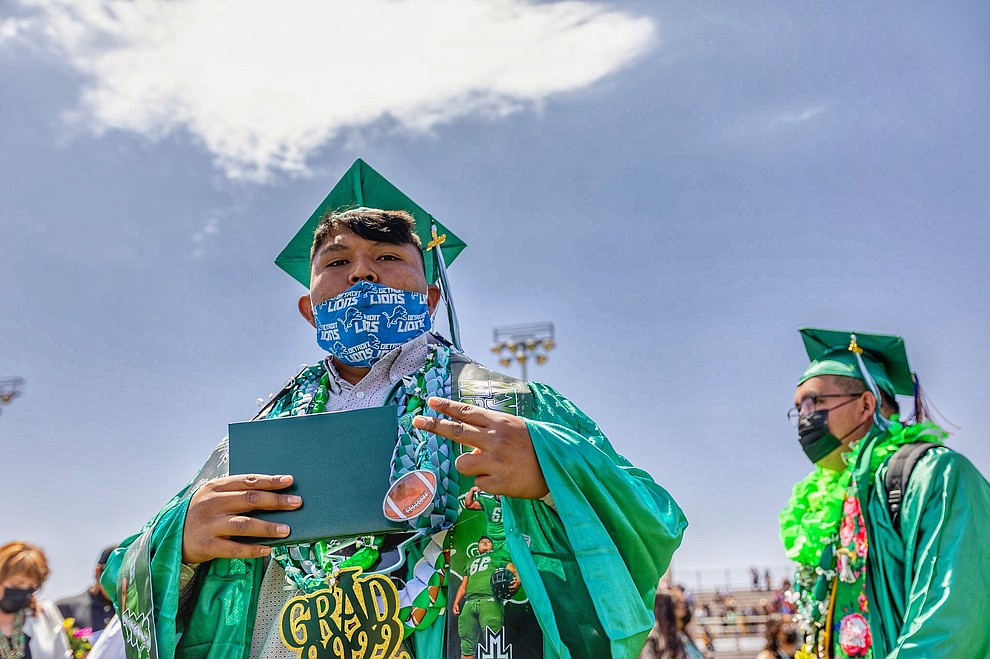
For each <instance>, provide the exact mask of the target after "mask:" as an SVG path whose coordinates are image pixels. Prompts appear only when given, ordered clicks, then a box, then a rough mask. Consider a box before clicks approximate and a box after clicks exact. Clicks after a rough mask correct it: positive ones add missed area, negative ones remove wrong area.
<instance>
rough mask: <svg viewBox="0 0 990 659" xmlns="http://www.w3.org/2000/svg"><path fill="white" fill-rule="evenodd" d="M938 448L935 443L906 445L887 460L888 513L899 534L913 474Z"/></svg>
mask: <svg viewBox="0 0 990 659" xmlns="http://www.w3.org/2000/svg"><path fill="white" fill-rule="evenodd" d="M936 446H941V444H935V443H934V442H912V443H910V444H904V445H903V446H901V447H900V448H899V449H897V451H896V452H895V453H894V454H893V455H892V456H890V459H889V460H887V473H886V474H885V475H884V478H883V484H884V487H885V488H886V489H887V512H888V513H890V521H891V523H892V524H893V525H894V530H895V531H897V532H900V527H901V503H902V502H903V500H904V492H905V490H907V485H908V481H909V480H910V479H911V472H912V471H914V467H915V465H917V464H918V461H919V460H921V458H922V457H924V455H925V454H926V453H928V451H929V450H931V449H933V448H935V447H936Z"/></svg>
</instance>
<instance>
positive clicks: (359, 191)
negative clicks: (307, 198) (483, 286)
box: [275, 158, 465, 288]
mask: <svg viewBox="0 0 990 659" xmlns="http://www.w3.org/2000/svg"><path fill="white" fill-rule="evenodd" d="M360 206H364V207H367V208H377V209H380V210H390V211H394V210H404V211H406V212H407V213H409V214H410V215H412V216H413V219H414V220H416V233H417V234H418V235H419V239H420V240H421V241H422V242H423V260H424V262H425V263H426V279H427V280H428V281H429V283H431V284H433V283H435V282H436V280H437V278H438V277H439V276H440V265H439V264H438V262H437V259H436V257H435V252H434V250H432V249H428V247H429V246H430V245H431V242H432V241H433V226H434V225H436V231H437V237H438V240H442V243H440V245H439V248H440V249H441V250H442V251H443V260H444V262H445V263H446V265H450V264H451V263H452V262H453V261H454V259H455V258H456V257H457V255H458V254H460V253H461V250H463V249H464V247H465V244H464V241H462V240H461V239H460V238H458V237H457V236H455V235H454V234H453V232H451V231H450V230H449V229H448V228H447V227H445V226H444V225H442V224H441V223H440V222H438V221H437V220H436V218H434V217H433V216H432V215H430V214H429V213H427V212H426V211H425V210H423V209H422V208H420V206H419V204H417V203H416V202H414V201H413V200H412V199H410V198H409V197H407V196H406V195H405V194H403V193H402V191H401V190H399V189H398V188H397V187H395V186H394V185H392V184H391V183H389V182H388V180H387V179H386V178H385V177H384V176H382V175H381V174H379V173H378V172H376V171H375V170H374V169H372V168H371V167H370V166H369V165H368V164H367V163H366V162H364V161H363V160H361V159H360V158H358V159H357V160H355V161H354V164H353V165H351V167H350V169H348V170H347V172H346V173H345V174H344V176H343V177H342V178H341V179H340V180H339V181H338V182H337V185H335V186H333V190H331V191H330V194H328V195H327V198H326V199H324V200H323V202H322V203H321V204H320V205H319V206H317V207H316V210H315V211H313V214H312V215H310V216H309V219H308V220H306V223H305V224H304V225H303V226H302V228H301V229H299V231H298V232H297V233H296V235H295V236H293V238H292V240H291V241H289V244H288V245H286V246H285V249H283V250H282V252H281V253H280V254H279V255H278V258H276V259H275V264H276V265H277V266H278V267H280V268H282V269H283V270H285V271H286V272H287V273H289V275H291V276H292V278H293V279H295V280H296V281H298V282H299V283H300V284H302V285H303V286H305V287H306V288H309V273H310V267H309V265H310V264H309V251H310V248H311V247H312V245H313V234H314V233H315V232H316V227H317V226H318V225H319V223H320V220H322V219H323V216H324V215H325V214H326V213H327V211H335V210H347V209H349V208H357V207H360Z"/></svg>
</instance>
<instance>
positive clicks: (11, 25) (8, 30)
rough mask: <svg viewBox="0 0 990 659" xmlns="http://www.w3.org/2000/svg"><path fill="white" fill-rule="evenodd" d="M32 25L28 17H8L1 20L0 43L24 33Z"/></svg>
mask: <svg viewBox="0 0 990 659" xmlns="http://www.w3.org/2000/svg"><path fill="white" fill-rule="evenodd" d="M32 27H33V23H32V22H31V21H30V20H28V19H26V18H8V19H7V20H5V21H0V44H2V43H3V42H4V41H11V40H13V39H16V38H17V37H20V36H22V35H24V33H25V32H28V31H29V30H30V29H31V28H32Z"/></svg>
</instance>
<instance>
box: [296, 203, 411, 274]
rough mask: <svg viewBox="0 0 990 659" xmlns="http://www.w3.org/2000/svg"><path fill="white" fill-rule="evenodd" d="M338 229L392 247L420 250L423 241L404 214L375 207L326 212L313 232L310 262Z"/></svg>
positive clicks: (408, 215)
mask: <svg viewBox="0 0 990 659" xmlns="http://www.w3.org/2000/svg"><path fill="white" fill-rule="evenodd" d="M342 227H346V228H347V229H349V230H350V231H353V232H354V233H355V234H357V235H358V236H360V237H361V238H364V239H365V240H372V241H374V242H379V243H390V244H392V245H415V246H416V247H418V248H419V249H420V250H422V248H423V242H422V241H421V240H420V239H419V236H418V235H416V222H415V220H413V217H412V215H410V214H409V213H407V212H406V211H387V210H379V209H377V208H353V209H350V210H335V211H327V213H326V214H325V215H324V216H323V219H322V220H320V223H319V224H318V225H317V227H316V231H315V232H314V233H313V246H312V247H311V248H310V250H309V260H310V262H312V260H313V257H314V256H315V255H316V252H317V251H318V250H319V249H320V247H321V246H322V245H323V241H324V240H326V239H327V238H328V237H330V236H332V235H333V234H334V233H336V232H337V231H339V230H340V229H341V228H342ZM420 258H422V251H420Z"/></svg>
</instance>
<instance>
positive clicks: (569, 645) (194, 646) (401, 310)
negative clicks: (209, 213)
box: [104, 160, 687, 659]
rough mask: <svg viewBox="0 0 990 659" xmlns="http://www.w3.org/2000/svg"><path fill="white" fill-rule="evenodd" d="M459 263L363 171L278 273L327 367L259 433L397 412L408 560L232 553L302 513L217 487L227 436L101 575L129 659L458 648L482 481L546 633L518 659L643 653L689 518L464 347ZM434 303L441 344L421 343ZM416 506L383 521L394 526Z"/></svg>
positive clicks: (583, 420) (543, 390) (362, 548)
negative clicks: (459, 607) (330, 416)
mask: <svg viewBox="0 0 990 659" xmlns="http://www.w3.org/2000/svg"><path fill="white" fill-rule="evenodd" d="M463 247H464V244H463V243H462V242H460V240H459V239H458V238H457V237H456V236H454V235H453V234H452V233H450V232H449V231H448V230H447V229H446V228H445V227H444V226H443V225H441V224H440V223H439V222H437V221H436V220H435V219H434V218H433V217H432V216H431V215H430V214H429V213H427V212H426V211H424V210H423V209H422V208H420V207H419V206H418V205H416V204H415V203H414V202H413V201H412V200H410V199H409V198H408V197H406V196H405V195H404V194H402V193H401V192H400V191H399V190H397V189H396V188H395V187H394V186H392V185H391V184H390V183H389V182H388V181H386V180H385V179H384V178H383V177H382V176H381V175H379V174H378V173H377V172H375V171H374V170H373V169H371V168H370V167H368V166H367V165H366V164H365V163H364V162H362V161H360V160H359V161H357V162H355V164H354V165H353V166H352V167H351V169H350V170H349V171H348V172H347V173H346V174H345V176H344V178H343V179H341V181H340V182H339V183H338V184H337V185H336V186H335V187H334V189H333V190H332V191H331V192H330V194H329V195H328V197H327V198H326V199H325V200H324V201H323V203H322V204H321V205H320V206H319V207H318V208H317V210H316V211H315V212H314V213H313V215H312V216H311V217H310V219H309V221H307V223H306V224H305V225H304V226H303V228H302V229H301V230H300V231H299V232H298V234H297V235H296V237H295V238H294V239H293V241H292V242H290V244H289V245H288V246H287V247H286V249H285V250H283V252H282V254H281V255H280V256H279V258H278V259H277V261H276V262H277V263H278V264H279V265H280V267H282V268H283V269H285V270H286V271H287V272H288V273H289V274H290V275H292V276H293V277H294V278H295V279H297V280H298V281H299V282H300V283H302V284H303V285H304V286H306V287H307V288H308V289H309V292H308V293H307V294H305V295H303V296H302V297H301V298H300V300H299V311H300V313H301V314H302V316H303V317H304V318H305V319H306V321H307V322H308V323H310V324H311V325H313V327H314V328H315V329H316V332H317V342H318V343H319V344H320V346H321V347H322V348H323V349H324V350H326V352H327V353H328V355H327V357H326V358H325V359H323V360H322V361H321V362H320V363H318V364H316V365H315V366H311V367H307V368H305V369H303V370H302V371H300V372H299V373H298V374H297V375H296V376H295V377H294V378H292V379H291V380H290V382H289V383H288V384H287V385H286V387H285V389H284V390H283V391H282V392H281V393H280V394H279V395H277V396H275V398H274V399H273V400H272V402H271V403H270V404H269V405H268V406H267V407H266V408H265V409H264V410H262V414H260V415H259V417H262V418H268V419H274V418H281V417H285V416H296V415H303V414H313V413H319V412H324V411H345V410H352V409H358V408H365V407H379V406H382V405H393V404H394V405H397V406H398V407H397V409H398V414H399V418H398V427H399V430H398V437H397V439H396V449H395V457H394V458H393V461H392V465H391V469H392V478H391V480H392V481H393V482H394V483H395V484H396V485H398V484H399V483H400V482H401V483H407V484H408V483H428V484H430V485H429V486H428V487H426V489H425V490H424V492H425V493H424V494H423V497H426V499H425V500H426V501H430V502H431V503H430V504H428V508H427V509H426V511H425V512H423V514H420V515H418V516H414V517H410V518H409V519H407V520H406V521H405V522H404V524H405V525H406V530H407V532H406V534H405V535H404V536H402V537H403V538H405V540H404V541H403V545H402V546H401V547H400V549H401V550H402V552H404V555H405V560H404V561H402V560H399V561H395V560H394V559H392V560H391V561H390V560H386V555H387V554H389V549H388V548H389V546H390V538H391V537H392V536H388V537H382V536H380V535H379V536H371V537H367V536H361V537H359V538H352V539H349V540H348V539H345V540H340V539H336V540H332V541H329V542H323V541H321V542H316V543H310V544H304V545H291V546H283V547H275V548H273V549H270V548H269V547H267V546H265V545H262V544H253V543H251V542H250V541H249V540H248V541H244V540H243V538H244V537H248V538H251V537H256V538H259V539H262V538H275V539H278V538H284V537H285V536H286V535H287V534H288V533H289V528H288V527H286V526H285V525H280V524H275V523H272V522H268V521H264V520H261V519H258V518H256V517H254V516H252V511H256V510H293V509H296V508H298V507H299V506H300V505H301V504H302V502H301V501H300V500H299V497H296V496H291V495H288V494H285V493H283V492H281V490H283V489H284V488H285V487H286V486H287V485H288V484H290V483H291V482H292V475H291V474H285V475H277V474H228V473H227V460H226V456H227V445H226V440H224V441H223V442H221V444H220V446H219V447H218V448H217V449H216V450H215V451H214V453H213V455H211V456H210V458H209V460H208V461H207V463H206V466H204V468H203V470H202V471H201V472H200V473H199V474H198V475H197V476H196V477H195V478H193V480H192V481H191V482H190V483H189V485H188V486H187V487H186V488H185V489H183V490H182V491H181V492H180V493H179V494H178V495H177V496H176V497H175V498H174V499H173V500H172V501H171V502H169V503H168V504H167V505H166V506H165V508H163V509H162V511H161V512H160V513H159V514H158V515H157V516H156V518H155V519H153V520H152V521H151V522H149V523H148V525H146V527H145V528H144V529H143V530H142V532H141V533H139V534H136V535H135V536H133V537H131V538H129V539H127V540H126V541H125V542H124V543H123V545H122V546H121V548H120V549H119V550H118V551H117V552H116V553H115V554H114V556H113V557H112V558H111V560H110V562H109V563H108V565H107V569H106V572H105V573H104V575H105V576H104V583H105V584H106V585H107V588H108V590H110V591H112V592H115V593H116V594H117V595H116V600H117V604H118V610H119V611H120V615H121V619H122V628H123V629H124V635H125V639H126V640H127V643H128V646H129V648H130V649H129V652H130V653H131V656H155V655H157V656H158V657H172V656H176V657H211V658H221V657H222V658H223V659H229V658H232V657H236V658H244V659H252V658H254V657H297V656H303V657H348V658H353V659H361V658H362V657H371V656H376V657H384V656H396V657H418V658H420V659H440V658H441V657H445V656H449V655H450V654H452V653H454V654H459V651H460V649H461V648H460V645H459V643H458V639H457V638H456V634H451V633H450V630H449V628H448V626H447V624H446V619H447V618H449V617H450V615H449V612H448V610H447V607H446V604H447V601H448V593H447V592H446V588H447V585H448V584H449V583H452V581H451V580H450V579H448V577H449V576H452V575H450V574H449V571H450V568H451V565H452V563H453V562H452V561H451V556H452V555H456V554H457V552H460V551H463V547H462V545H463V541H464V538H460V537H459V534H458V532H457V531H458V526H457V518H458V516H459V514H460V512H461V511H462V510H463V505H462V501H463V498H464V493H466V492H468V491H469V490H470V488H471V487H473V486H475V485H476V486H477V487H480V488H481V489H483V490H485V491H486V492H490V493H493V494H498V495H500V496H501V506H502V509H501V518H502V521H503V524H504V533H505V543H504V550H505V551H506V552H507V553H508V555H509V556H510V557H511V562H512V564H513V565H514V567H515V568H516V570H517V572H518V576H519V579H520V581H521V584H522V588H524V589H525V592H526V595H527V596H528V608H527V611H528V612H529V618H528V620H529V622H528V623H526V624H528V625H529V627H531V628H532V629H531V631H532V630H535V632H536V634H537V638H540V637H542V640H541V641H539V643H538V647H537V648H536V650H535V651H532V650H527V652H522V651H520V650H521V648H517V651H516V653H515V654H514V656H516V657H517V658H521V657H523V656H547V657H568V656H571V657H604V656H616V657H634V656H636V655H637V654H638V653H639V650H640V648H641V647H642V646H643V642H644V640H645V637H646V634H647V632H648V631H649V630H650V628H651V626H652V617H651V605H652V602H653V593H654V590H655V587H656V584H657V581H658V579H659V577H660V575H661V574H662V573H663V572H664V570H665V569H666V567H667V565H668V564H669V561H670V558H671V555H672V553H673V551H674V549H675V548H676V547H677V546H678V544H679V543H680V538H681V534H682V532H683V530H684V528H685V527H686V524H687V522H686V520H685V518H684V516H683V514H682V513H681V511H680V509H679V508H678V507H677V505H676V503H675V502H674V501H673V499H672V498H671V497H670V496H669V495H668V494H667V492H666V491H664V490H663V489H662V488H661V487H659V486H658V485H657V484H656V483H654V481H653V479H652V478H651V477H650V476H649V475H648V474H646V473H645V472H643V471H641V470H638V469H636V468H634V467H633V466H632V465H630V464H629V463H628V462H627V461H626V460H625V459H624V458H623V457H622V456H620V455H619V454H618V453H616V452H615V451H614V450H613V449H612V447H611V445H610V444H609V442H608V440H607V439H606V438H605V437H604V435H603V434H602V433H601V431H600V430H599V429H598V427H597V425H596V424H595V423H594V422H593V421H591V419H589V418H588V417H586V416H585V415H584V414H583V413H582V412H581V411H580V410H579V409H578V408H577V407H575V406H574V405H573V404H572V403H571V402H570V401H568V400H567V399H565V398H563V397H562V396H560V395H559V394H558V393H557V392H555V391H554V390H553V389H551V388H549V387H547V386H545V385H541V384H537V383H524V382H520V381H518V380H515V379H513V378H510V377H507V376H504V375H501V374H498V373H494V372H492V371H489V370H488V369H486V368H484V367H483V366H481V365H480V364H477V363H476V362H473V361H472V360H470V359H469V358H467V357H466V356H465V355H463V353H461V352H460V351H459V350H458V349H457V348H456V344H457V336H456V334H457V329H456V328H457V323H456V317H455V316H454V314H453V306H452V300H450V296H449V284H448V283H447V281H446V263H447V262H450V261H452V260H453V258H454V257H455V256H456V255H457V253H458V252H459V251H460V250H461V249H463ZM441 298H444V299H445V301H446V306H447V309H448V315H449V325H450V328H451V333H452V337H451V338H452V339H453V340H454V344H455V345H453V346H452V345H451V344H450V343H449V342H448V341H446V340H445V339H443V338H442V337H440V336H439V335H437V334H434V333H433V332H431V331H429V330H430V328H431V316H432V314H433V312H434V311H435V310H436V309H437V306H438V303H439V301H440V299H441ZM328 448H329V449H331V450H332V447H328ZM328 476H332V475H328ZM410 479H412V480H410ZM431 488H432V489H433V490H435V492H432V491H431ZM430 497H432V499H430ZM422 500H423V498H422V497H420V498H418V499H416V502H414V504H412V505H410V506H408V507H405V504H404V503H400V504H399V505H393V508H394V509H395V510H396V514H398V515H402V514H403V512H404V511H408V510H410V509H412V508H414V507H415V506H416V505H417V504H418V502H420V501H422ZM394 503H395V502H392V504H394ZM388 505H389V504H388V503H386V508H387V507H388ZM326 514H327V515H333V511H326ZM233 538H242V540H240V541H238V540H235V539H233ZM476 539H477V535H475V536H474V538H470V540H471V541H474V540H476ZM391 544H394V543H391ZM392 549H395V547H392ZM393 553H395V552H393ZM400 553H401V552H400ZM458 564H460V563H458ZM368 593H376V594H375V595H374V596H373V597H371V599H370V600H369V599H368ZM453 594H454V593H450V594H449V595H450V596H451V597H452V596H453ZM362 598H363V599H362ZM335 602H336V604H334V603H335Z"/></svg>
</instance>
